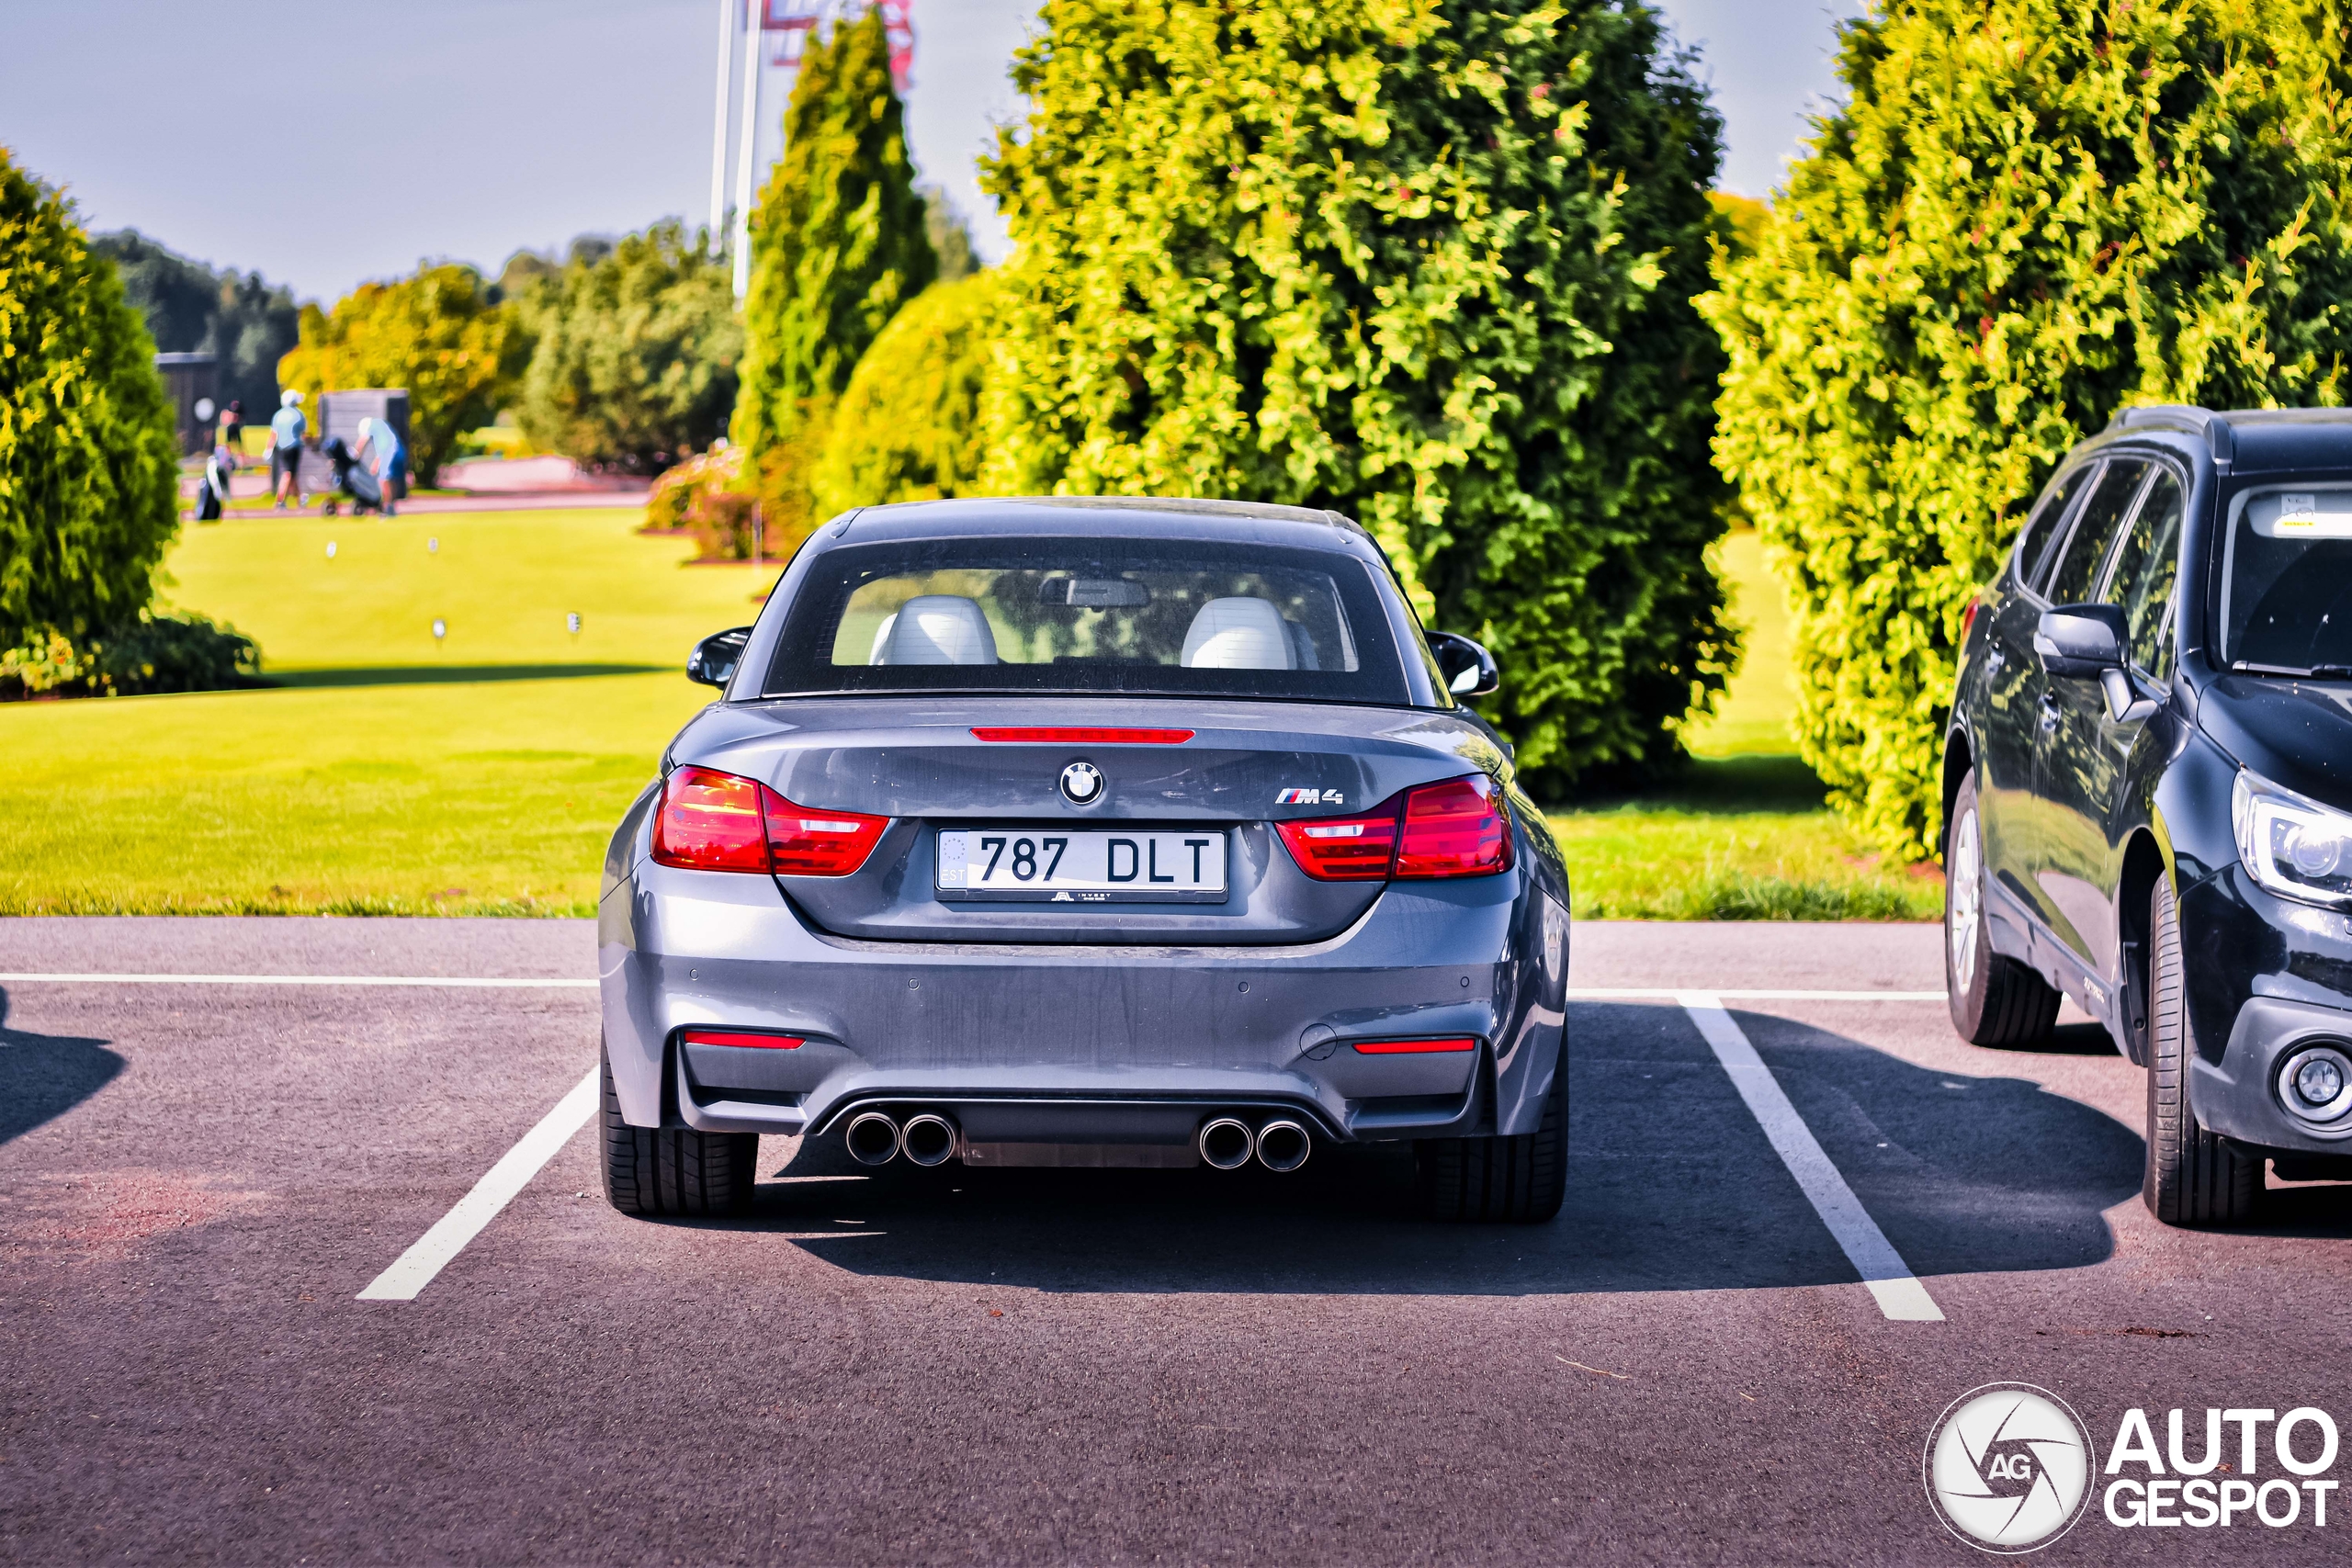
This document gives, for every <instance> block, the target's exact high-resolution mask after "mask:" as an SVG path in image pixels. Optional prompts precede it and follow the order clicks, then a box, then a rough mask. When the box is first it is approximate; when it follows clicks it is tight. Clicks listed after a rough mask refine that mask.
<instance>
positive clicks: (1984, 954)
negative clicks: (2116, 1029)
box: [1944, 769, 2058, 1047]
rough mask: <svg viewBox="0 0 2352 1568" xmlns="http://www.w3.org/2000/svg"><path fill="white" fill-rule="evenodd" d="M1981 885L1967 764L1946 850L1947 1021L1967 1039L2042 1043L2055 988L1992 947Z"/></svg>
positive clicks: (1981, 857) (1979, 824)
mask: <svg viewBox="0 0 2352 1568" xmlns="http://www.w3.org/2000/svg"><path fill="white" fill-rule="evenodd" d="M1944 996H1945V998H1947V999H1948V1000H1949V1002H1950V1003H1951V1021H1952V1027H1953V1028H1955V1029H1957V1030H1959V1031H1960V1037H1961V1038H1962V1040H1965V1041H1967V1042H1969V1043H1971V1044H1974V1045H1994V1046H2006V1047H2015V1046H2020V1045H2036V1044H2040V1043H2041V1042H2042V1041H2044V1040H2047V1039H2048V1038H2049V1037H2050V1028H2051V1025H2052V1024H2053V1023H2055V1022H2056V1021H2058V992H2057V990H2056V988H2055V987H2052V985H2050V983H2049V982H2048V981H2046V980H2044V979H2042V977H2041V976H2039V975H2037V974H2035V973H2034V972H2033V971H2032V970H2030V969H2029V968H2027V967H2026V966H2025V965H2024V964H2019V963H2018V961H2017V960H2016V959H2014V958H2010V957H2007V956H2006V955H2005V954H2002V953H1996V952H1994V951H1993V930H1992V927H1991V925H1990V924H1989V923H1988V917H1987V914H1986V910H1985V825H1984V819H1983V818H1982V816H1981V815H1980V814H1979V813H1978V811H1977V808H1976V773H1975V770H1974V769H1971V770H1969V773H1968V776H1967V777H1966V778H1964V779H1962V781H1961V784H1960V795H1959V797H1958V798H1957V799H1955V800H1954V801H1953V802H1952V809H1951V839H1950V840H1949V841H1948V842H1947V844H1946V847H1945V851H1944Z"/></svg>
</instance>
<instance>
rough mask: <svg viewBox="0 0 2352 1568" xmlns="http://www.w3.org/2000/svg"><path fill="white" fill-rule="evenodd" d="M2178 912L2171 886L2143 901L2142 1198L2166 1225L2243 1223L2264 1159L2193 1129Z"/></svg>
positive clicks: (2258, 1192)
mask: <svg viewBox="0 0 2352 1568" xmlns="http://www.w3.org/2000/svg"><path fill="white" fill-rule="evenodd" d="M2181 986H2182V967H2181V955H2180V912H2179V909H2178V907H2177V905H2176V904H2175V903H2174V900H2173V891H2172V881H2171V879H2170V878H2169V877H2164V876H2159V877H2158V878H2156V886H2155V889H2154V892H2152V893H2151V894H2149V896H2148V1170H2147V1176H2146V1178H2145V1179H2144V1180H2143V1182H2142V1183H2141V1186H2140V1196H2141V1198H2142V1199H2143V1201H2145V1202H2146V1203H2147V1205H2148V1212H2149V1213H2152V1214H2154V1215H2155V1216H2156V1218H2158V1219H2160V1220H2162V1221H2163V1222H2164V1223H2165V1224H2168V1225H2186V1226H2209V1225H2234V1224H2245V1222H2246V1221H2248V1220H2250V1219H2252V1218H2253V1217H2254V1211H2255V1207H2256V1204H2257V1203H2258V1202H2259V1201H2260V1200H2261V1197H2262V1190H2263V1189H2262V1160H2261V1159H2260V1158H2259V1157H2257V1156H2251V1155H2247V1154H2245V1153H2243V1152H2241V1151H2240V1150H2239V1149H2238V1147H2237V1145H2234V1144H2233V1143H2231V1142H2230V1141H2229V1140H2228V1139H2226V1138H2221V1137H2216V1136H2215V1135H2214V1134H2211V1133H2209V1132H2207V1131H2206V1130H2205V1129H2204V1128H2203V1127H2201V1126H2199V1124H2198V1122H2197V1112H2196V1111H2195V1110H2194V1109H2193V1108H2192V1107H2191V1106H2190V1105H2189V1103H2188V1018H2187V1016H2186V1014H2185V1010H2184V1009H2183V1007H2182V1005H2181Z"/></svg>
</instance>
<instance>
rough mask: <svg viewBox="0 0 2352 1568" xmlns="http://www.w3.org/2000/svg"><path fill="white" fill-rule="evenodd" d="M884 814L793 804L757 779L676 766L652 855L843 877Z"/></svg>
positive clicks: (875, 836)
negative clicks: (866, 813) (677, 767)
mask: <svg viewBox="0 0 2352 1568" xmlns="http://www.w3.org/2000/svg"><path fill="white" fill-rule="evenodd" d="M889 825H890V819H889V818H888V817H868V816H865V814H863V813H861V812H856V811H815V810H811V809H809V807H802V806H795V805H794V804H793V803H792V802H790V801H788V800H786V799H785V798H784V796H782V795H778V794H776V792H775V791H774V790H772V789H770V788H768V787H767V786H766V785H764V784H761V783H760V782H759V781H758V780H756V779H746V778H739V777H737V776H736V775H735V774H733V773H720V772H719V771H718V770H717V769H716V768H693V767H687V768H680V769H678V770H677V771H675V772H674V773H672V774H671V775H670V776H669V778H668V779H667V780H666V781H665V782H664V783H663V784H662V814H661V815H660V816H659V817H657V818H654V822H653V858H654V859H655V860H656V861H658V862H660V863H662V864H663V865H674V866H680V867H683V868H684V869H686V870H689V871H762V872H774V873H776V874H780V875H784V876H847V875H848V874H850V873H851V872H854V871H855V870H856V869H857V868H858V867H859V866H862V865H864V864H865V857H866V856H867V855H869V854H872V853H873V852H874V846H875V845H876V843H878V842H879V841H880V840H881V838H882V829H885V828H888V826H889Z"/></svg>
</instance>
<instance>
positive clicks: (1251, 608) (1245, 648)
mask: <svg viewBox="0 0 2352 1568" xmlns="http://www.w3.org/2000/svg"><path fill="white" fill-rule="evenodd" d="M1184 668H1185V669H1187V670H1295V669H1297V668H1298V660H1297V657H1296V654H1295V650H1294V649H1292V647H1291V640H1290V627H1289V626H1287V625H1286V624H1284V622H1283V613H1282V612H1281V611H1280V610H1277V609H1275V608H1274V607H1273V605H1272V604H1268V603H1267V602H1266V601H1265V600H1263V599H1212V600H1210V601H1209V602H1208V603H1207V604H1204V605H1202V606H1201V613H1200V614H1199V615H1194V616H1193V628H1192V630H1190V631H1188V632H1186V633H1185V634H1184Z"/></svg>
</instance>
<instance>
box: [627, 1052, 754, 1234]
mask: <svg viewBox="0 0 2352 1568" xmlns="http://www.w3.org/2000/svg"><path fill="white" fill-rule="evenodd" d="M597 1065H598V1067H599V1069H600V1077H601V1087H602V1089H603V1097H602V1111H603V1117H602V1121H601V1124H600V1131H601V1132H602V1133H603V1134H604V1140H605V1200H606V1201H608V1202H610V1203H611V1204H612V1206H613V1207H614V1208H616V1209H618V1210H619V1211H620V1212H621V1213H624V1214H636V1215H639V1216H640V1217H643V1218H649V1219H651V1218H660V1217H662V1216H665V1215H672V1214H738V1213H742V1212H743V1211H744V1210H745V1209H747V1208H749V1207H750V1206H751V1202H752V1172H753V1170H754V1169H755V1168H757V1167H758V1165H759V1159H760V1139H759V1134H756V1133H697V1132H695V1131H694V1130H693V1129H692V1128H688V1127H632V1126H630V1125H629V1124H628V1122H624V1121H623V1120H621V1101H620V1096H619V1095H618V1094H617V1093H616V1092H615V1091H614V1089H613V1062H612V1058H611V1056H609V1055H605V1054H604V1053H602V1052H601V1051H600V1052H599V1053H598V1057H597Z"/></svg>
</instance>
